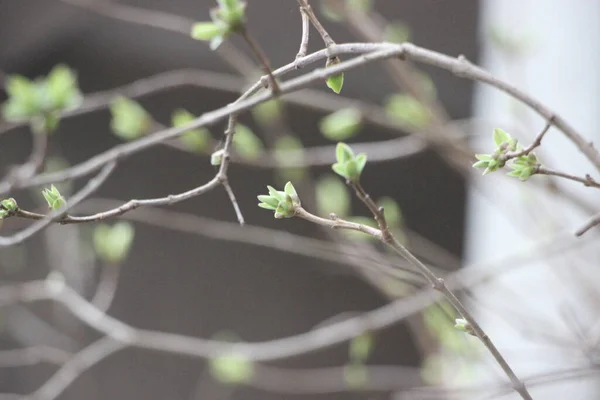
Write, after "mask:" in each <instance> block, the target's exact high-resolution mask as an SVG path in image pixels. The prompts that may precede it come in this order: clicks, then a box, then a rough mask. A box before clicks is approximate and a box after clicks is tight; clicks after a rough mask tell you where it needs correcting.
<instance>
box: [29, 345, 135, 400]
mask: <svg viewBox="0 0 600 400" xmlns="http://www.w3.org/2000/svg"><path fill="white" fill-rule="evenodd" d="M125 347H126V346H125V345H124V344H123V343H120V342H118V341H115V340H113V339H111V338H110V337H103V338H101V339H98V340H97V341H95V342H94V343H92V344H90V345H89V346H87V347H86V348H84V349H83V350H81V351H80V352H78V353H77V354H75V355H74V356H73V358H71V359H70V360H69V361H68V362H66V363H65V364H64V365H63V366H62V367H61V368H60V369H59V370H58V371H57V372H56V373H55V374H54V375H52V377H51V378H50V379H48V380H47V381H46V383H44V384H43V385H42V386H41V387H40V388H39V389H38V390H36V391H35V392H34V393H32V394H30V395H29V396H26V397H25V399H28V400H54V399H56V398H57V397H58V396H60V395H61V394H62V393H63V392H64V391H65V389H67V388H68V387H69V386H70V385H71V383H73V382H74V381H75V380H76V379H77V378H78V377H80V376H81V375H82V374H83V373H84V372H85V371H87V370H88V369H90V368H91V367H93V366H94V365H96V364H98V363H99V362H100V361H102V360H104V359H105V358H107V357H108V356H110V355H112V354H114V353H116V352H117V351H119V350H121V349H123V348H125Z"/></svg>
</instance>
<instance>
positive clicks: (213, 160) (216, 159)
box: [210, 149, 225, 166]
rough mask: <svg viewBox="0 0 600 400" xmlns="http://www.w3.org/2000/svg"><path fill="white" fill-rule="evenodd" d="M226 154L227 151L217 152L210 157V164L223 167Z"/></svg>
mask: <svg viewBox="0 0 600 400" xmlns="http://www.w3.org/2000/svg"><path fill="white" fill-rule="evenodd" d="M224 154H225V150H224V149H221V150H217V151H215V152H214V153H212V154H211V155H210V164H211V165H214V166H218V165H221V163H222V162H223V155H224Z"/></svg>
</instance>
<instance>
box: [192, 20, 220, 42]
mask: <svg viewBox="0 0 600 400" xmlns="http://www.w3.org/2000/svg"><path fill="white" fill-rule="evenodd" d="M224 34H225V31H224V29H223V26H220V25H218V24H216V23H214V22H196V23H195V24H194V25H193V26H192V33H191V36H192V38H193V39H196V40H212V39H214V38H216V37H217V36H222V35H224Z"/></svg>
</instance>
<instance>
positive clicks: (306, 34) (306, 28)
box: [296, 5, 310, 59]
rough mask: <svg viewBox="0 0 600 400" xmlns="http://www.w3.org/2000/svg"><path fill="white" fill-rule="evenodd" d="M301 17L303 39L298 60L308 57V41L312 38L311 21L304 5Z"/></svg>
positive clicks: (301, 8) (297, 55) (297, 56)
mask: <svg viewBox="0 0 600 400" xmlns="http://www.w3.org/2000/svg"><path fill="white" fill-rule="evenodd" d="M300 16H301V17H302V38H301V39H300V49H299V50H298V54H296V59H298V58H302V57H305V56H306V52H307V51H308V40H309V38H310V21H309V18H308V15H307V14H306V11H305V10H304V8H303V7H302V5H300Z"/></svg>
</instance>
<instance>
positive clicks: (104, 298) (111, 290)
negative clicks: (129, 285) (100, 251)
mask: <svg viewBox="0 0 600 400" xmlns="http://www.w3.org/2000/svg"><path fill="white" fill-rule="evenodd" d="M103 264H104V265H102V271H101V273H100V280H99V282H98V285H97V286H96V292H95V293H94V296H93V297H92V300H91V302H92V304H93V305H94V306H95V307H97V308H98V309H99V310H102V311H104V312H106V311H108V309H109V308H110V306H111V304H112V302H113V300H114V298H115V294H116V293H117V287H118V285H119V275H120V273H121V267H122V266H121V265H118V264H111V263H106V262H105V263H103Z"/></svg>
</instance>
